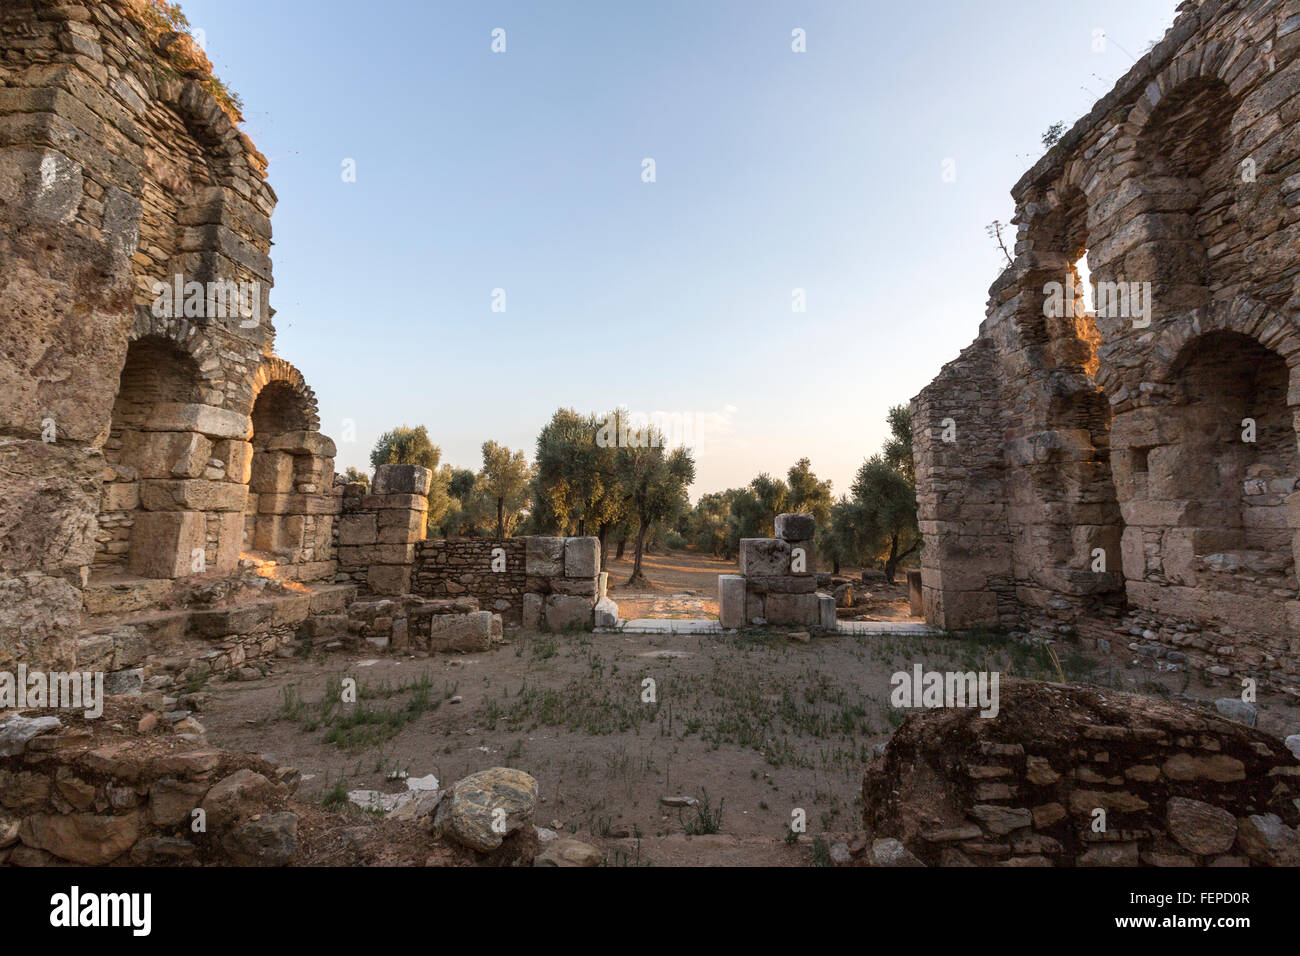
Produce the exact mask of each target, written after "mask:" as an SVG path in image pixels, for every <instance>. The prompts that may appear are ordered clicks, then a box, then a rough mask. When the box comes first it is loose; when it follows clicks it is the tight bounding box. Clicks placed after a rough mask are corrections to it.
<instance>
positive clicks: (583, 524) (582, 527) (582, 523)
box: [578, 518, 587, 538]
mask: <svg viewBox="0 0 1300 956" xmlns="http://www.w3.org/2000/svg"><path fill="white" fill-rule="evenodd" d="M586 533H587V519H586V518H579V519H578V537H579V538H581V537H583V536H584V535H585V534H586Z"/></svg>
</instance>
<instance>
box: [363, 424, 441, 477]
mask: <svg viewBox="0 0 1300 956" xmlns="http://www.w3.org/2000/svg"><path fill="white" fill-rule="evenodd" d="M441 460H442V449H440V448H439V447H438V446H437V445H435V444H434V443H433V442H432V441H430V440H429V432H428V430H427V429H426V428H425V427H424V426H423V425H419V426H417V427H415V428H408V427H407V426H406V425H399V426H398V427H397V428H394V429H392V430H391V431H386V432H384V433H383V434H382V435H380V436H379V439H378V441H376V442H375V447H374V449H373V450H372V451H371V452H370V466H371V467H372V468H378V467H379V466H380V465H422V466H423V467H425V468H428V469H429V470H430V471H435V472H436V471H437V470H438V462H440V461H441Z"/></svg>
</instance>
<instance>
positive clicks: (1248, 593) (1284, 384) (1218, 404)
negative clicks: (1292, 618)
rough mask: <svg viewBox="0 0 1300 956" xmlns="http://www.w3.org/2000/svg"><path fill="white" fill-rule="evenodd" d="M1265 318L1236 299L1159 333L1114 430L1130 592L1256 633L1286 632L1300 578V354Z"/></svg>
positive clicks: (1201, 619)
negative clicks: (1132, 401)
mask: <svg viewBox="0 0 1300 956" xmlns="http://www.w3.org/2000/svg"><path fill="white" fill-rule="evenodd" d="M1274 322H1275V319H1274V318H1272V317H1270V316H1269V314H1268V311H1267V310H1266V309H1264V308H1262V307H1261V306H1259V304H1258V303H1254V304H1252V303H1249V300H1245V301H1242V302H1238V303H1235V307H1229V306H1228V305H1226V304H1225V305H1224V306H1223V307H1221V308H1218V309H1213V310H1210V313H1209V314H1208V315H1206V316H1204V317H1203V321H1199V322H1197V321H1195V317H1188V318H1187V319H1186V321H1184V320H1183V319H1180V320H1179V321H1177V322H1175V323H1172V324H1171V326H1170V327H1168V328H1166V329H1163V330H1162V334H1161V335H1160V336H1159V337H1158V338H1157V341H1156V343H1155V344H1156V347H1157V349H1158V352H1157V355H1156V357H1155V358H1154V360H1153V362H1152V364H1151V367H1150V369H1149V372H1150V374H1151V378H1152V385H1153V386H1154V387H1152V388H1150V389H1148V390H1147V391H1146V392H1145V394H1144V399H1143V404H1141V405H1140V406H1137V407H1130V408H1128V409H1127V410H1125V411H1124V412H1122V413H1119V414H1117V415H1116V420H1115V428H1114V432H1113V439H1114V469H1115V474H1116V478H1117V485H1118V487H1119V489H1120V495H1121V507H1122V508H1123V509H1124V517H1125V522H1126V525H1127V528H1126V530H1125V533H1124V551H1125V565H1124V566H1125V571H1126V575H1127V578H1128V583H1127V588H1128V593H1129V597H1130V599H1131V600H1132V601H1133V602H1134V603H1135V604H1137V605H1138V606H1139V607H1144V608H1146V609H1149V610H1159V611H1161V612H1164V613H1167V614H1171V615H1173V616H1175V617H1178V618H1182V619H1184V620H1187V621H1190V622H1192V623H1193V624H1195V625H1196V626H1198V627H1204V628H1208V629H1217V628H1229V629H1237V628H1246V629H1249V630H1251V631H1254V632H1256V633H1257V634H1258V635H1260V636H1261V637H1262V638H1266V639H1267V638H1282V637H1284V636H1285V635H1286V634H1288V633H1289V630H1288V624H1287V620H1286V615H1287V607H1288V604H1290V605H1291V606H1293V607H1294V606H1295V605H1294V602H1295V600H1296V598H1297V588H1298V586H1300V585H1298V582H1297V578H1296V567H1297V558H1300V555H1298V554H1297V553H1296V550H1295V543H1296V541H1297V533H1300V514H1297V513H1296V509H1295V508H1294V507H1288V499H1289V498H1291V497H1292V496H1293V495H1294V494H1295V489H1296V483H1297V480H1300V440H1298V439H1297V426H1298V424H1300V390H1297V388H1296V387H1295V386H1296V383H1297V381H1300V370H1298V368H1297V366H1298V365H1300V353H1296V352H1295V351H1294V350H1293V351H1292V352H1291V354H1290V355H1283V354H1282V352H1281V351H1280V350H1279V349H1278V348H1277V347H1276V346H1277V343H1279V342H1286V341H1287V340H1288V339H1290V338H1291V337H1292V335H1291V333H1290V331H1289V330H1288V331H1287V332H1286V333H1285V334H1282V333H1278V334H1276V335H1270V334H1269V330H1272V329H1276V325H1275V324H1274ZM1266 339H1267V340H1266ZM1270 342H1271V343H1272V345H1270ZM1293 345H1294V343H1292V346H1293ZM1248 424H1249V427H1247V426H1248ZM1247 663H1257V662H1247Z"/></svg>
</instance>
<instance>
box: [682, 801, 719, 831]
mask: <svg viewBox="0 0 1300 956" xmlns="http://www.w3.org/2000/svg"><path fill="white" fill-rule="evenodd" d="M724 803H726V801H725V800H719V801H718V806H717V807H716V809H715V808H714V807H713V806H712V805H711V804H710V803H709V794H708V792H707V791H704V790H702V791H700V800H699V802H698V803H697V804H695V806H693V807H691V809H692V810H693V811H694V812H695V816H694V817H692V818H691V819H689V820H687V821H686V833H687V834H688V835H689V836H703V835H704V834H706V833H721V832H722V806H723V804H724Z"/></svg>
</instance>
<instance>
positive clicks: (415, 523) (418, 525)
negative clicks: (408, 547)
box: [374, 508, 428, 544]
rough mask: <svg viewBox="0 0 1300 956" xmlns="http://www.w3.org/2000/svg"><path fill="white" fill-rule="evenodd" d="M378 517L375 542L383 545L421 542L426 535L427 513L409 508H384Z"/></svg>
mask: <svg viewBox="0 0 1300 956" xmlns="http://www.w3.org/2000/svg"><path fill="white" fill-rule="evenodd" d="M374 515H377V516H378V519H379V520H378V525H377V529H378V536H377V538H376V540H378V541H381V542H383V543H384V544H406V543H409V542H413V541H423V540H425V536H426V534H427V533H428V522H427V513H426V512H424V511H416V510H414V509H409V508H386V509H384V510H383V511H377V512H374Z"/></svg>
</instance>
